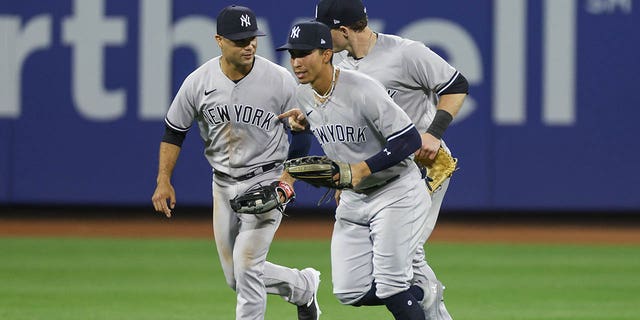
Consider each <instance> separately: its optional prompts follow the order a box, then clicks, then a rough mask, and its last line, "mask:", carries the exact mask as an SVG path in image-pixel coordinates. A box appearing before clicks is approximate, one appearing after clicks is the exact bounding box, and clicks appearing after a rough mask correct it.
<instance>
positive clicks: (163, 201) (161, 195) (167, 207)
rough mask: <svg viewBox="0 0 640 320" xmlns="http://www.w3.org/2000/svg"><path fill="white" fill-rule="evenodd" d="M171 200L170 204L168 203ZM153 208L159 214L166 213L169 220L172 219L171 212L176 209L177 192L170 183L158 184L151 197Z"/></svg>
mask: <svg viewBox="0 0 640 320" xmlns="http://www.w3.org/2000/svg"><path fill="white" fill-rule="evenodd" d="M167 200H169V203H167ZM151 201H152V202H153V208H154V209H155V210H156V211H157V212H161V213H164V215H165V216H167V218H171V210H172V209H173V208H175V207H176V192H175V190H174V189H173V186H172V185H171V184H170V183H168V182H164V183H158V185H157V186H156V190H155V191H154V192H153V196H152V197H151Z"/></svg>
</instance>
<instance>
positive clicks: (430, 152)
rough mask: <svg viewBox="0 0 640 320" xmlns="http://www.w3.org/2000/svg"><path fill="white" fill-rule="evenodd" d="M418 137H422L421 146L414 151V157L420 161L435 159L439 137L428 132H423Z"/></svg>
mask: <svg viewBox="0 0 640 320" xmlns="http://www.w3.org/2000/svg"><path fill="white" fill-rule="evenodd" d="M420 137H422V146H420V149H418V151H416V153H415V155H416V159H417V160H420V161H424V160H427V159H429V160H433V159H435V158H436V155H437V154H438V150H440V139H438V138H436V137H434V136H432V135H431V134H430V133H423V134H421V135H420Z"/></svg>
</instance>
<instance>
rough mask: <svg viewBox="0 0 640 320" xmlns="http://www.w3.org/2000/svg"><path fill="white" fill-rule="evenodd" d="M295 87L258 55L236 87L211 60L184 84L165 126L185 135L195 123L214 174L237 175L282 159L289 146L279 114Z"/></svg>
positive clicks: (288, 103) (217, 62)
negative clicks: (251, 67) (195, 122)
mask: <svg viewBox="0 0 640 320" xmlns="http://www.w3.org/2000/svg"><path fill="white" fill-rule="evenodd" d="M267 84H268V85H267ZM295 87H296V82H295V79H294V78H293V77H292V76H291V74H290V73H289V72H288V71H287V70H286V69H285V68H282V67H280V66H278V65H276V64H274V63H272V62H270V61H268V60H266V59H264V58H262V57H260V56H256V58H255V64H254V66H253V69H252V70H251V72H250V73H249V74H248V75H247V76H246V77H245V78H243V79H242V80H240V81H239V82H238V83H237V84H236V83H234V82H233V81H231V80H230V79H229V78H227V76H225V75H224V74H223V73H222V70H221V69H220V57H216V58H213V59H211V60H209V61H208V62H206V63H204V64H203V65H202V66H201V67H200V68H198V69H196V70H195V71H194V72H192V73H191V74H190V75H189V76H188V77H187V78H186V79H185V80H184V83H183V84H182V86H181V87H180V90H179V91H178V93H177V95H176V97H175V98H174V100H173V103H172V104H171V107H170V108H169V111H168V113H167V116H166V118H165V122H166V124H167V125H168V126H169V127H171V128H172V129H174V130H177V131H181V132H186V131H187V130H189V128H190V127H191V125H192V123H193V121H194V120H196V121H197V123H198V126H199V129H200V136H201V137H202V139H203V140H204V142H205V149H204V154H205V156H206V158H207V160H208V161H209V163H210V164H211V166H212V167H213V168H214V170H216V171H220V172H223V173H226V174H228V175H231V176H234V177H237V176H241V175H244V174H246V173H248V172H250V171H252V170H253V168H256V167H258V166H262V165H265V164H267V163H271V162H283V161H284V160H286V158H287V152H288V150H289V141H288V138H287V135H286V133H285V125H284V122H282V121H281V120H279V119H278V115H279V114H281V113H283V112H284V111H285V110H288V109H290V108H291V107H292V105H291V101H292V97H293V94H294V89H295Z"/></svg>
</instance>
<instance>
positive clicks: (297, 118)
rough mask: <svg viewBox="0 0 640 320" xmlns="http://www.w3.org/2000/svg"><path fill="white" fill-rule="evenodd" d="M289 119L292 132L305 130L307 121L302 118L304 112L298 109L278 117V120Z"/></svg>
mask: <svg viewBox="0 0 640 320" xmlns="http://www.w3.org/2000/svg"><path fill="white" fill-rule="evenodd" d="M284 118H288V119H289V126H291V130H293V131H304V130H305V129H306V128H307V124H308V123H307V119H306V118H305V117H304V112H302V111H301V110H300V109H297V108H294V109H291V110H289V111H287V112H285V113H282V114H280V115H278V119H284Z"/></svg>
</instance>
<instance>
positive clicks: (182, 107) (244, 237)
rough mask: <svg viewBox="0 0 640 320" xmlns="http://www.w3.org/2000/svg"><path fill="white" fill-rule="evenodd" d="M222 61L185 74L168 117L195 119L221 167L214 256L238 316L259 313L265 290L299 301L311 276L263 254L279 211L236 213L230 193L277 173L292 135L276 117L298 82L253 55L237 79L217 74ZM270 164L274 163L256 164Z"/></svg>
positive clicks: (177, 124) (174, 121)
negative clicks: (266, 167)
mask: <svg viewBox="0 0 640 320" xmlns="http://www.w3.org/2000/svg"><path fill="white" fill-rule="evenodd" d="M219 60H220V57H216V58H213V59H211V60H209V61H208V62H206V63H205V64H203V65H202V66H201V67H199V68H198V69H196V70H195V71H194V72H193V73H191V74H190V75H189V76H188V77H187V78H186V79H185V81H184V83H183V84H182V86H181V87H180V90H179V91H178V93H177V95H176V97H175V98H174V100H173V103H172V104H171V107H170V108H169V111H168V112H167V116H166V119H165V122H166V123H167V125H168V126H170V127H171V128H173V129H174V130H177V131H181V132H186V131H188V130H189V129H190V128H191V125H192V123H193V122H194V121H196V122H197V124H198V127H199V131H200V136H201V137H202V139H203V140H204V143H205V149H204V154H205V157H206V158H207V160H208V161H209V163H210V164H211V166H212V167H213V169H214V170H215V171H217V172H222V173H224V175H218V174H215V175H214V177H213V184H212V187H213V228H214V234H215V241H216V247H217V250H218V255H219V258H220V262H221V264H222V269H223V271H224V275H225V278H226V281H227V283H228V285H229V286H230V287H231V288H233V289H234V290H235V291H236V293H237V305H236V319H264V314H265V308H266V302H267V300H266V294H267V293H270V294H277V295H280V296H282V297H283V298H285V300H287V301H289V302H291V303H293V304H296V305H301V304H303V303H306V302H307V301H309V299H310V298H311V296H312V295H313V293H314V288H313V286H311V285H310V283H311V279H308V278H309V275H305V274H304V273H301V272H300V271H299V270H297V269H291V268H287V267H283V266H279V265H275V264H272V263H269V262H267V261H266V256H267V252H268V249H269V247H270V245H271V242H272V240H273V236H274V234H275V232H276V230H277V228H278V226H279V224H280V221H281V218H282V214H281V213H280V212H279V211H278V210H273V211H271V212H268V213H265V214H261V215H241V214H236V213H235V212H234V211H233V210H232V209H231V207H230V205H229V199H231V198H233V197H235V196H236V195H237V194H241V193H243V192H245V191H246V190H247V189H249V188H251V187H253V186H255V185H266V184H269V183H271V182H272V181H276V180H278V179H279V178H280V175H281V173H282V169H283V167H282V162H283V161H284V160H285V159H286V157H287V152H288V148H289V142H288V139H287V135H286V131H285V126H284V123H283V122H282V121H280V120H278V118H277V116H278V115H279V114H280V113H282V112H284V111H285V110H288V109H290V108H291V107H292V105H291V101H292V97H293V94H294V89H295V87H296V82H295V80H294V79H293V77H292V76H291V74H290V73H289V72H288V71H287V70H286V69H284V68H282V67H280V66H278V65H275V64H273V63H271V62H269V61H268V60H266V59H264V58H262V57H260V56H256V57H255V63H254V66H253V69H252V70H251V72H250V73H249V74H248V75H247V76H246V77H245V78H243V79H242V80H240V81H239V82H238V83H234V82H233V81H231V80H230V79H229V78H227V77H226V76H225V75H224V74H223V73H222V70H221V69H220V61H219ZM271 163H277V164H278V165H277V166H276V167H275V168H274V169H272V170H269V171H267V172H262V171H261V169H260V168H262V166H264V165H266V164H271ZM256 170H257V171H256ZM250 172H256V175H255V176H254V177H252V178H250V179H247V180H243V181H239V180H237V179H234V178H232V177H239V176H242V175H245V174H247V173H250ZM229 176H231V177H229Z"/></svg>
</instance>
